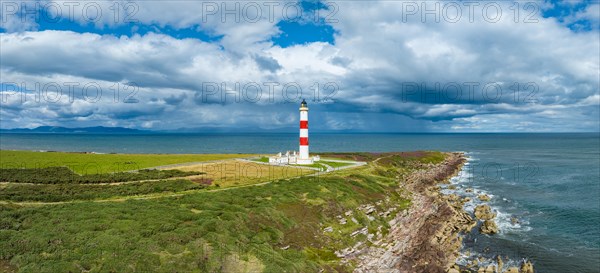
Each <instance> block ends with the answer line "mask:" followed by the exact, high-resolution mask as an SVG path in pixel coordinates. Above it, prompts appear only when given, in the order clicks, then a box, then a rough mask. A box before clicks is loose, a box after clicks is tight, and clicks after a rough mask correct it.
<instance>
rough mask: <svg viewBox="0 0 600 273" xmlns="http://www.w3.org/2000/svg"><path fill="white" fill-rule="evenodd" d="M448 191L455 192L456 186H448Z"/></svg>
mask: <svg viewBox="0 0 600 273" xmlns="http://www.w3.org/2000/svg"><path fill="white" fill-rule="evenodd" d="M448 189H449V190H456V185H450V186H448Z"/></svg>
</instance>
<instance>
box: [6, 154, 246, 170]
mask: <svg viewBox="0 0 600 273" xmlns="http://www.w3.org/2000/svg"><path fill="white" fill-rule="evenodd" d="M250 156H252V155H249V154H85V153H65V152H33V151H7V150H0V168H4V169H11V168H46V167H62V166H66V167H69V168H70V169H72V170H73V171H75V172H76V173H79V174H97V173H112V172H123V171H131V170H138V169H143V168H150V167H156V166H162V165H170V164H179V163H186V162H202V161H211V160H223V159H232V158H244V157H250Z"/></svg>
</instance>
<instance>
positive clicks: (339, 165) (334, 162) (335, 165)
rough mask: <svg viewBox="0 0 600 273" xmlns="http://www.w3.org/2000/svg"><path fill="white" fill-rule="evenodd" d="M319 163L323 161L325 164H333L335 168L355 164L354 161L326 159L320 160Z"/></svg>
mask: <svg viewBox="0 0 600 273" xmlns="http://www.w3.org/2000/svg"><path fill="white" fill-rule="evenodd" d="M319 163H323V164H326V165H329V166H331V167H333V168H339V167H344V166H350V165H353V163H350V162H339V161H325V160H321V161H319Z"/></svg>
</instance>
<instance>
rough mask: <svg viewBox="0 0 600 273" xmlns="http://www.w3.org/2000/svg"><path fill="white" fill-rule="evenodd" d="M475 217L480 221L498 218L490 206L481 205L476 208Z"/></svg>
mask: <svg viewBox="0 0 600 273" xmlns="http://www.w3.org/2000/svg"><path fill="white" fill-rule="evenodd" d="M475 217H477V219H480V220H491V219H494V218H495V217H496V213H493V212H492V209H491V208H490V206H489V205H479V206H477V207H475Z"/></svg>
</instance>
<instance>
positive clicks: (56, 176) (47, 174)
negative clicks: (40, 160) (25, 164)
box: [0, 167, 202, 184]
mask: <svg viewBox="0 0 600 273" xmlns="http://www.w3.org/2000/svg"><path fill="white" fill-rule="evenodd" d="M199 174H202V172H184V171H180V170H164V171H161V170H139V171H136V172H120V173H111V174H85V175H79V174H76V173H74V172H73V171H71V170H70V169H69V168H67V167H49V168H42V169H0V181H1V182H16V183H41V184H59V183H115V182H126V181H141V180H150V179H166V178H173V177H185V176H192V175H199Z"/></svg>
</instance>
